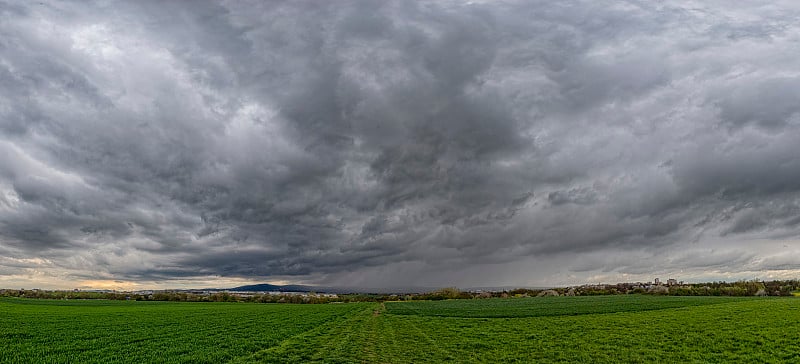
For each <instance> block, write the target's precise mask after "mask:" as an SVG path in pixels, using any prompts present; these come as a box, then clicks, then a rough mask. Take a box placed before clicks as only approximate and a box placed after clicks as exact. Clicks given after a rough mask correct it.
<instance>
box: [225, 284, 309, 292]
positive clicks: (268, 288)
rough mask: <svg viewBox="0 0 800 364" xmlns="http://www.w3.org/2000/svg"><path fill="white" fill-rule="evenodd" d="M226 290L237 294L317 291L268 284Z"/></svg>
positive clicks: (299, 286)
mask: <svg viewBox="0 0 800 364" xmlns="http://www.w3.org/2000/svg"><path fill="white" fill-rule="evenodd" d="M228 290H229V291H239V292H311V291H317V290H318V289H317V288H314V287H311V286H302V285H298V284H290V285H285V286H280V285H275V284H269V283H261V284H251V285H247V286H239V287H234V288H229V289H228Z"/></svg>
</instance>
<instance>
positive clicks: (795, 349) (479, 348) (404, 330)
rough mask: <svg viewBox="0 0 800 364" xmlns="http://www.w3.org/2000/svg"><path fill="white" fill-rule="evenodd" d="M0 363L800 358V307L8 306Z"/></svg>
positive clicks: (692, 303) (466, 303) (617, 299)
mask: <svg viewBox="0 0 800 364" xmlns="http://www.w3.org/2000/svg"><path fill="white" fill-rule="evenodd" d="M0 362H4V363H9V362H10V363H31V362H46V363H60V362H64V363H66V362H70V363H73V362H103V363H107V362H131V363H142V362H185V363H197V362H214V363H219V362H235V363H251V362H287V363H304V362H325V363H420V362H454V363H458V362H520V363H530V362H536V363H550V362H585V363H609V362H623V363H720V362H732V363H787V362H800V299H797V298H792V297H789V298H722V297H654V296H638V295H629V296H595V297H543V298H522V299H519V298H515V299H486V300H453V301H428V302H388V303H386V304H385V305H381V304H372V303H359V304H326V305H290V304H245V303H238V304H230V303H152V302H110V301H47V300H10V299H5V300H0Z"/></svg>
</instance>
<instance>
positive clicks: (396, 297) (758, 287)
mask: <svg viewBox="0 0 800 364" xmlns="http://www.w3.org/2000/svg"><path fill="white" fill-rule="evenodd" d="M798 291H800V281H799V280H775V281H760V280H749V281H736V282H708V283H688V284H680V285H653V284H641V283H617V284H608V285H583V286H573V287H561V288H552V289H527V288H518V289H512V290H503V291H462V290H460V289H458V288H456V287H448V288H442V289H439V290H435V291H431V292H426V293H408V294H365V293H359V294H342V295H335V296H334V295H317V294H315V293H313V292H312V293H308V294H285V293H279V294H273V293H263V294H259V293H252V294H241V293H234V292H226V291H222V292H213V293H205V294H204V293H192V292H186V291H158V292H153V293H148V294H143V293H131V292H96V291H74V290H73V291H68V290H38V289H33V290H30V289H0V297H18V298H34V299H61V300H71V299H74V300H92V299H102V300H118V301H125V300H128V301H172V302H250V303H295V304H321V303H347V302H384V301H416V300H434V301H435V300H446V299H484V298H519V297H537V296H539V297H541V296H598V295H621V294H643V295H664V296H737V297H742V296H793V295H800V292H798Z"/></svg>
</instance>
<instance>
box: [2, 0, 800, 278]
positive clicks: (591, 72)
mask: <svg viewBox="0 0 800 364" xmlns="http://www.w3.org/2000/svg"><path fill="white" fill-rule="evenodd" d="M798 17H800V5H798V4H797V3H796V2H792V1H778V2H771V3H769V4H764V3H763V2H758V1H744V2H738V3H737V4H736V5H731V4H729V3H728V2H725V1H702V2H695V1H675V2H652V1H633V0H631V1H562V2H557V3H554V2H547V1H503V2H500V1H498V2H481V1H475V2H467V1H387V2H375V1H337V2H318V1H292V2H279V1H253V2H245V1H220V2H199V1H197V2H191V3H187V2H147V1H144V2H139V1H137V2H106V1H102V2H96V3H86V2H69V1H52V2H50V1H45V2H28V1H11V2H6V1H2V0H0V19H2V21H0V283H2V284H0V285H6V286H7V285H10V284H14V285H17V284H20V285H23V284H27V285H41V286H48V285H50V286H59V287H70V286H71V285H76V284H81V283H80V282H98V281H112V282H128V283H132V284H140V285H151V286H153V285H159V284H167V283H168V284H172V285H176V284H184V285H195V286H197V285H198V284H201V283H199V282H202V284H212V283H214V282H228V281H273V282H275V281H280V282H284V281H285V282H298V283H308V284H325V285H351V286H370V287H377V286H436V285H459V286H481V285H483V286H486V285H532V286H541V285H551V284H573V283H582V282H594V281H605V282H616V281H623V280H647V279H648V278H650V277H651V276H662V277H666V276H674V277H675V278H681V279H682V280H706V279H740V278H754V277H759V278H765V279H768V278H772V277H794V278H796V277H797V276H798V272H800V245H798V242H797V239H798V235H800V144H799V143H798V142H797V141H798V140H800V66H799V65H798V63H797V59H800V26H799V25H798V23H797V19H798ZM163 282H167V283H163ZM193 282H194V283H193ZM219 284H224V283H219Z"/></svg>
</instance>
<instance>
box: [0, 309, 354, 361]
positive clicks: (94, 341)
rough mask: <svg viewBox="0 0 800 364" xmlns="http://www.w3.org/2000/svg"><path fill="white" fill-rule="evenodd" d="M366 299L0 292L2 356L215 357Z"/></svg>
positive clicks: (261, 344)
mask: <svg viewBox="0 0 800 364" xmlns="http://www.w3.org/2000/svg"><path fill="white" fill-rule="evenodd" d="M368 306H369V304H337V305H291V304H281V305H279V304H241V303H238V304H237V303H186V302H174V303H172V302H136V301H105V300H69V301H60V300H33V299H0V362H2V363H115V362H116V363H220V362H226V361H229V360H231V359H233V358H236V357H240V356H246V355H249V354H251V353H253V352H256V351H259V350H263V349H264V348H268V347H271V346H275V345H278V344H280V343H281V342H282V341H284V340H286V339H287V338H290V337H292V336H294V335H297V334H300V333H305V332H309V331H312V330H315V329H320V328H324V327H325V325H327V324H330V323H331V322H332V321H336V320H341V319H343V318H344V317H348V316H351V315H354V314H355V313H356V312H359V311H363V310H364V309H365V308H367V307H368Z"/></svg>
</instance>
